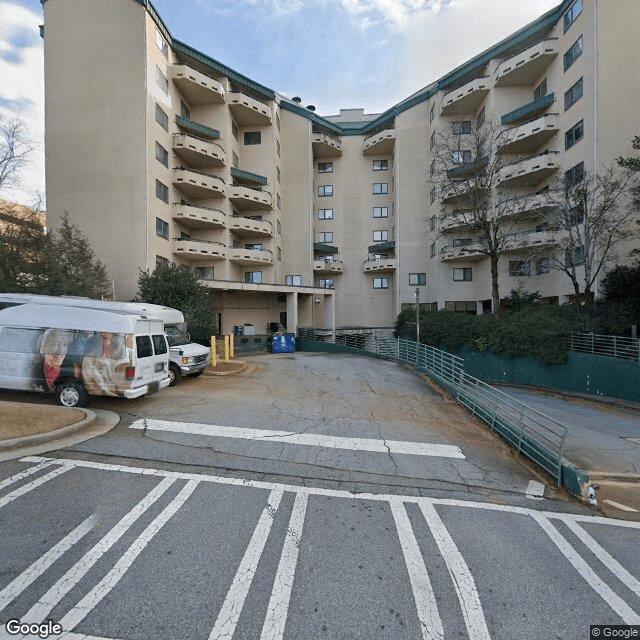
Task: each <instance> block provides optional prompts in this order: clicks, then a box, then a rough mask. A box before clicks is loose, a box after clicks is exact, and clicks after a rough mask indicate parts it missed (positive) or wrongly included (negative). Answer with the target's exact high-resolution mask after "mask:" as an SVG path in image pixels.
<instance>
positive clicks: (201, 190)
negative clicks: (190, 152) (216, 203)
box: [172, 167, 227, 198]
mask: <svg viewBox="0 0 640 640" xmlns="http://www.w3.org/2000/svg"><path fill="white" fill-rule="evenodd" d="M172 182H173V186H174V187H176V189H179V190H180V191H182V193H184V194H185V195H186V196H189V197H192V198H224V197H225V195H226V194H227V188H226V185H225V183H224V180H223V179H222V178H219V177H218V176H212V175H209V174H208V173H203V172H202V171H194V170H193V169H185V168H184V167H177V168H175V169H174V170H173V180H172Z"/></svg>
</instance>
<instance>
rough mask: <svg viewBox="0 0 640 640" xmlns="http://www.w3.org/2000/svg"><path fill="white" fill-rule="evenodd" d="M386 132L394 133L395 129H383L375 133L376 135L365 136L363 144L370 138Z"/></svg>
mask: <svg viewBox="0 0 640 640" xmlns="http://www.w3.org/2000/svg"><path fill="white" fill-rule="evenodd" d="M386 131H390V132H391V133H395V127H392V128H391V129H383V130H382V131H377V132H376V133H372V134H371V135H370V136H367V137H366V138H364V140H363V142H366V141H367V140H370V139H371V138H375V137H376V136H379V135H380V134H381V133H385V132H386Z"/></svg>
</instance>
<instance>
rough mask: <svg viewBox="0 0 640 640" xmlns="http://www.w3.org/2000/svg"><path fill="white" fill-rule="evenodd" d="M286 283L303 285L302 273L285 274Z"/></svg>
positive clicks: (295, 285)
mask: <svg viewBox="0 0 640 640" xmlns="http://www.w3.org/2000/svg"><path fill="white" fill-rule="evenodd" d="M284 283H285V284H288V285H289V286H292V287H300V286H302V276H301V275H290V276H285V277H284Z"/></svg>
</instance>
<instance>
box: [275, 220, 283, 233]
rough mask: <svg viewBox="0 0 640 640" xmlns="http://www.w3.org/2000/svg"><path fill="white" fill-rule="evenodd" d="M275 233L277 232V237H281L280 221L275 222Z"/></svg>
mask: <svg viewBox="0 0 640 640" xmlns="http://www.w3.org/2000/svg"><path fill="white" fill-rule="evenodd" d="M276 231H277V232H278V235H279V236H281V235H282V223H281V222H280V220H276Z"/></svg>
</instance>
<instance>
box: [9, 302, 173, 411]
mask: <svg viewBox="0 0 640 640" xmlns="http://www.w3.org/2000/svg"><path fill="white" fill-rule="evenodd" d="M169 382H170V379H169V349H168V345H167V341H166V336H165V334H164V327H163V324H162V321H161V320H157V319H151V318H148V317H146V316H144V315H141V314H134V313H125V312H119V313H116V312H113V311H103V310H101V309H82V308H76V307H65V306H56V305H44V304H32V303H27V304H22V305H18V306H13V307H7V308H5V309H2V310H0V388H3V389H19V390H23V391H44V392H51V393H55V396H56V399H57V401H58V402H59V403H60V404H61V405H63V406H65V407H78V406H84V405H85V404H86V403H87V400H88V396H89V395H98V396H120V397H123V398H138V397H140V396H144V395H149V394H152V393H155V392H157V391H158V390H159V389H162V388H163V387H167V386H169Z"/></svg>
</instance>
